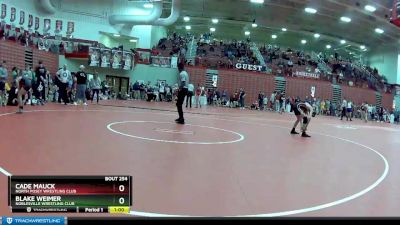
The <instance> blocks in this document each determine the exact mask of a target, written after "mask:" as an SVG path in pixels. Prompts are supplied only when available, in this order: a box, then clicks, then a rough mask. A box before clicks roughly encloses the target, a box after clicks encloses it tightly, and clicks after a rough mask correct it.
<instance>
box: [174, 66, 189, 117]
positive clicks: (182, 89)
mask: <svg viewBox="0 0 400 225" xmlns="http://www.w3.org/2000/svg"><path fill="white" fill-rule="evenodd" d="M178 71H179V77H178V82H179V90H178V101H177V102H176V108H177V109H178V114H179V118H178V119H176V120H175V122H176V123H178V124H185V119H184V118H183V109H182V105H183V102H184V101H185V97H186V95H187V94H188V85H189V74H188V73H187V72H186V71H185V68H184V64H183V63H179V64H178Z"/></svg>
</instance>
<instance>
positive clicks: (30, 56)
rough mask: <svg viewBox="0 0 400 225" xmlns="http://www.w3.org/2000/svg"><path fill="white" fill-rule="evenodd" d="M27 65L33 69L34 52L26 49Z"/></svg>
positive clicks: (25, 58)
mask: <svg viewBox="0 0 400 225" xmlns="http://www.w3.org/2000/svg"><path fill="white" fill-rule="evenodd" d="M24 61H25V65H29V66H30V67H33V51H32V49H30V48H25V55H24Z"/></svg>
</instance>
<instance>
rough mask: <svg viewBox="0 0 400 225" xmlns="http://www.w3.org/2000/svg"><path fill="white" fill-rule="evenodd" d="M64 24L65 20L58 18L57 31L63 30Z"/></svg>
mask: <svg viewBox="0 0 400 225" xmlns="http://www.w3.org/2000/svg"><path fill="white" fill-rule="evenodd" d="M62 26H63V21H62V20H56V32H57V33H59V32H61V31H62Z"/></svg>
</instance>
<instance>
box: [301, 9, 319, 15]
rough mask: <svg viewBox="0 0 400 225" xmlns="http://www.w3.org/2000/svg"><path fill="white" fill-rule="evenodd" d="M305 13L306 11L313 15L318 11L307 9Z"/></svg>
mask: <svg viewBox="0 0 400 225" xmlns="http://www.w3.org/2000/svg"><path fill="white" fill-rule="evenodd" d="M304 11H306V13H311V14H315V13H317V10H316V9H313V8H305V9H304Z"/></svg>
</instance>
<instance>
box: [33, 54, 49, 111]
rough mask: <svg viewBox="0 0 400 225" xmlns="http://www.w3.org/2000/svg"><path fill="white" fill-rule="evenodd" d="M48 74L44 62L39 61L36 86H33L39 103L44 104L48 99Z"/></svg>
mask: <svg viewBox="0 0 400 225" xmlns="http://www.w3.org/2000/svg"><path fill="white" fill-rule="evenodd" d="M46 74H47V69H46V67H44V65H43V62H42V61H39V66H38V67H37V68H36V71H35V75H36V86H35V87H33V92H34V95H35V97H36V100H37V101H38V102H37V104H39V103H40V104H41V105H44V102H45V101H46V92H45V84H46Z"/></svg>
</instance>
